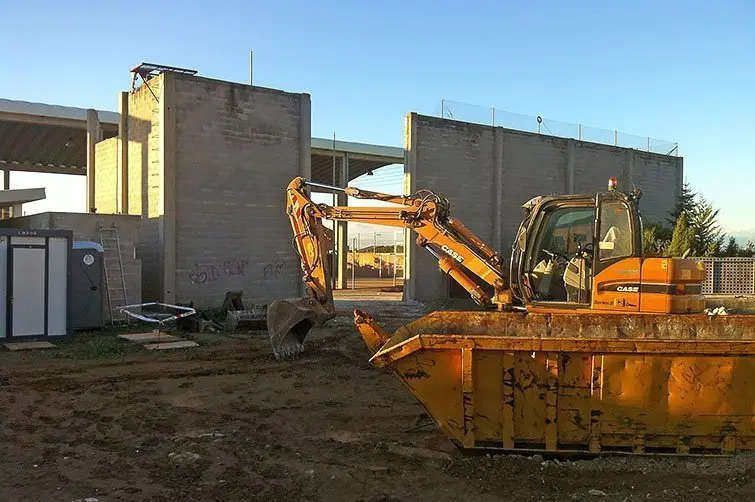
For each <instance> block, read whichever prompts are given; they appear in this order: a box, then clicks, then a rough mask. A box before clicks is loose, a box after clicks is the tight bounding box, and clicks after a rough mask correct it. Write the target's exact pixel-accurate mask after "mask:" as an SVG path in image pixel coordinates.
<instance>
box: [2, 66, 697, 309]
mask: <svg viewBox="0 0 755 502" xmlns="http://www.w3.org/2000/svg"><path fill="white" fill-rule="evenodd" d="M132 76H133V77H134V84H133V85H132V88H131V89H129V90H126V91H123V92H122V93H121V94H120V103H119V104H118V108H119V111H118V113H114V112H103V111H96V110H81V109H71V108H65V107H54V106H48V105H38V104H29V103H20V102H10V101H0V128H1V129H0V131H3V132H4V134H3V135H2V138H3V139H2V140H0V169H5V170H6V171H9V170H25V171H35V172H55V173H69V174H71V175H81V176H84V175H85V176H86V178H87V207H88V208H89V213H90V214H79V215H77V216H72V214H73V213H70V214H65V215H61V214H47V215H44V216H38V215H32V216H28V217H26V218H20V219H18V218H12V219H8V220H5V221H4V223H5V224H6V226H25V225H37V226H47V227H51V226H56V225H57V226H60V225H66V226H68V227H69V228H70V229H71V230H73V231H74V233H79V234H81V235H82V237H86V238H94V237H96V236H95V235H94V234H95V233H96V232H95V228H96V227H97V226H98V225H101V224H106V225H113V224H115V225H116V226H117V227H118V228H119V229H121V234H122V235H123V236H124V237H123V238H122V240H121V242H122V247H123V249H122V251H123V256H124V260H125V262H126V265H127V267H126V269H125V270H126V271H125V274H126V276H127V289H128V292H129V294H128V301H136V300H140V301H163V302H166V303H189V302H191V303H193V304H194V305H196V306H199V307H218V306H220V304H221V302H222V301H223V298H224V296H225V293H226V292H227V291H232V290H243V292H244V297H245V299H248V300H249V301H253V302H260V303H266V302H269V301H271V300H272V299H275V298H280V297H292V296H297V295H298V294H299V293H300V288H301V270H300V266H299V260H298V257H297V255H296V254H295V252H294V249H293V247H292V244H291V229H290V226H289V223H288V219H287V217H286V214H285V210H284V198H283V190H284V188H285V187H286V185H287V184H288V182H289V181H290V180H291V179H292V178H293V177H295V176H304V177H306V178H308V179H312V180H314V181H318V182H321V183H328V184H332V183H333V181H334V180H335V181H336V184H338V185H340V186H345V185H346V184H347V183H349V182H350V181H351V180H354V179H356V178H358V177H360V176H362V175H364V174H366V173H368V172H370V171H373V170H376V169H379V168H381V167H383V166H388V165H394V164H403V165H404V178H405V189H406V190H407V191H414V190H417V189H420V188H428V189H432V190H435V191H437V192H438V193H442V194H443V195H444V196H446V197H447V198H448V199H449V200H450V201H451V203H452V211H453V212H454V214H455V215H456V216H457V217H458V218H459V219H461V220H463V221H464V222H465V224H466V225H468V226H469V227H470V228H471V229H472V230H473V231H474V232H476V233H478V235H479V236H480V237H482V238H483V239H485V240H486V242H489V243H491V244H492V245H493V246H494V247H496V248H498V249H499V250H500V251H501V252H502V254H504V256H505V255H507V254H508V252H507V250H508V248H509V247H510V245H511V241H512V238H513V233H514V231H515V225H516V223H517V222H518V221H519V219H520V214H521V213H520V207H521V204H522V203H524V202H525V201H527V200H528V199H529V198H531V197H533V196H535V195H540V194H545V193H575V192H583V191H595V190H601V189H603V188H604V187H605V184H606V181H607V179H608V178H609V177H612V176H613V177H616V178H618V180H619V183H620V186H625V187H626V186H631V185H632V184H636V185H638V186H639V187H640V188H641V189H642V190H643V192H644V197H643V204H642V210H643V213H644V215H645V217H646V219H648V220H650V221H652V220H657V219H661V218H664V217H665V215H666V213H667V211H668V210H670V209H671V208H672V206H673V204H674V199H675V195H676V194H678V193H679V190H680V189H681V185H682V180H683V160H682V158H681V157H675V156H669V155H660V154H655V153H649V152H638V151H636V150H633V149H628V148H621V147H616V146H608V145H599V144H596V143H589V142H586V141H579V140H574V139H564V138H556V137H553V136H548V135H540V134H533V133H525V132H521V131H514V130H511V129H505V128H502V127H492V126H483V125H479V124H471V123H467V122H461V121H457V120H449V119H444V118H437V117H430V116H425V115H419V114H416V113H408V114H407V115H406V117H405V129H404V133H405V144H404V145H403V147H389V146H382V145H371V144H365V143H350V142H342V141H335V142H332V141H330V140H325V139H320V138H313V137H312V134H311V106H310V105H311V103H310V99H311V98H310V95H308V94H306V93H294V92H287V91H284V90H278V89H271V88H265V87H260V86H256V85H250V84H245V83H235V82H227V81H221V80H216V79H212V78H207V77H204V76H200V75H198V74H197V73H196V72H194V71H188V70H182V69H176V68H169V67H160V66H155V65H141V66H139V67H137V68H135V69H134V70H132ZM397 122H398V124H400V117H397ZM398 127H400V125H398ZM24 130H25V131H27V132H28V134H26V133H22V131H24ZM9 131H10V133H9ZM29 131H31V132H29ZM11 133H12V134H11ZM11 138H13V139H11ZM23 138H27V139H26V140H24V139H23ZM65 143H69V145H68V146H67V147H66V146H64V144H65ZM58 152H65V153H66V155H68V157H65V158H62V157H61V154H60V153H58ZM6 187H7V185H6ZM339 202H340V203H341V204H344V203H346V201H345V200H343V199H341V200H340V201H339ZM491 215H492V216H491ZM347 231H348V230H347V225H346V224H345V223H340V224H338V225H336V234H335V235H336V236H335V240H336V247H337V250H338V263H337V265H338V266H337V267H336V270H337V273H338V276H339V278H338V281H337V283H338V284H341V285H343V284H344V281H345V276H346V255H345V252H344V250H346V249H348V246H347ZM413 239H414V237H413V236H412V235H408V236H407V246H406V249H407V257H406V258H407V260H406V261H407V268H406V271H405V276H406V279H407V283H406V289H405V298H406V299H416V300H421V301H433V300H438V299H443V298H446V297H448V296H449V295H451V294H453V292H452V291H451V289H450V288H449V283H448V281H447V279H445V278H444V277H443V276H442V275H441V274H440V273H439V272H438V271H437V270H436V269H437V267H436V266H435V265H434V260H433V259H432V257H429V256H425V254H423V251H422V250H420V249H419V248H418V247H417V246H416V245H414V244H413Z"/></svg>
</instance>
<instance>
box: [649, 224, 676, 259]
mask: <svg viewBox="0 0 755 502" xmlns="http://www.w3.org/2000/svg"><path fill="white" fill-rule="evenodd" d="M643 226H644V230H643V232H642V250H643V251H644V253H645V254H646V255H647V256H662V255H663V253H664V250H665V249H666V248H667V247H668V245H669V243H670V242H671V232H672V231H671V230H670V229H668V228H666V227H664V226H661V225H647V226H646V225H643Z"/></svg>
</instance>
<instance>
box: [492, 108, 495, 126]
mask: <svg viewBox="0 0 755 502" xmlns="http://www.w3.org/2000/svg"><path fill="white" fill-rule="evenodd" d="M491 110H493V127H495V106H493V107H491Z"/></svg>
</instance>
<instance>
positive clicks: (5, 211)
mask: <svg viewBox="0 0 755 502" xmlns="http://www.w3.org/2000/svg"><path fill="white" fill-rule="evenodd" d="M3 190H10V169H6V170H5V171H3ZM10 217H11V208H9V207H4V208H2V209H0V219H3V220H6V219H8V218H10Z"/></svg>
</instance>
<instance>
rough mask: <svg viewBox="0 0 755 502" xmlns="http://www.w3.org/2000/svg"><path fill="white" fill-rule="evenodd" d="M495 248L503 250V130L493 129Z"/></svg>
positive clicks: (499, 250)
mask: <svg viewBox="0 0 755 502" xmlns="http://www.w3.org/2000/svg"><path fill="white" fill-rule="evenodd" d="M493 190H495V193H494V194H493V201H494V206H493V207H494V210H493V211H494V212H493V242H492V243H491V244H492V245H493V248H494V249H495V250H496V251H497V252H499V253H500V252H501V248H503V229H502V227H503V128H502V127H496V128H495V129H493Z"/></svg>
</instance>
